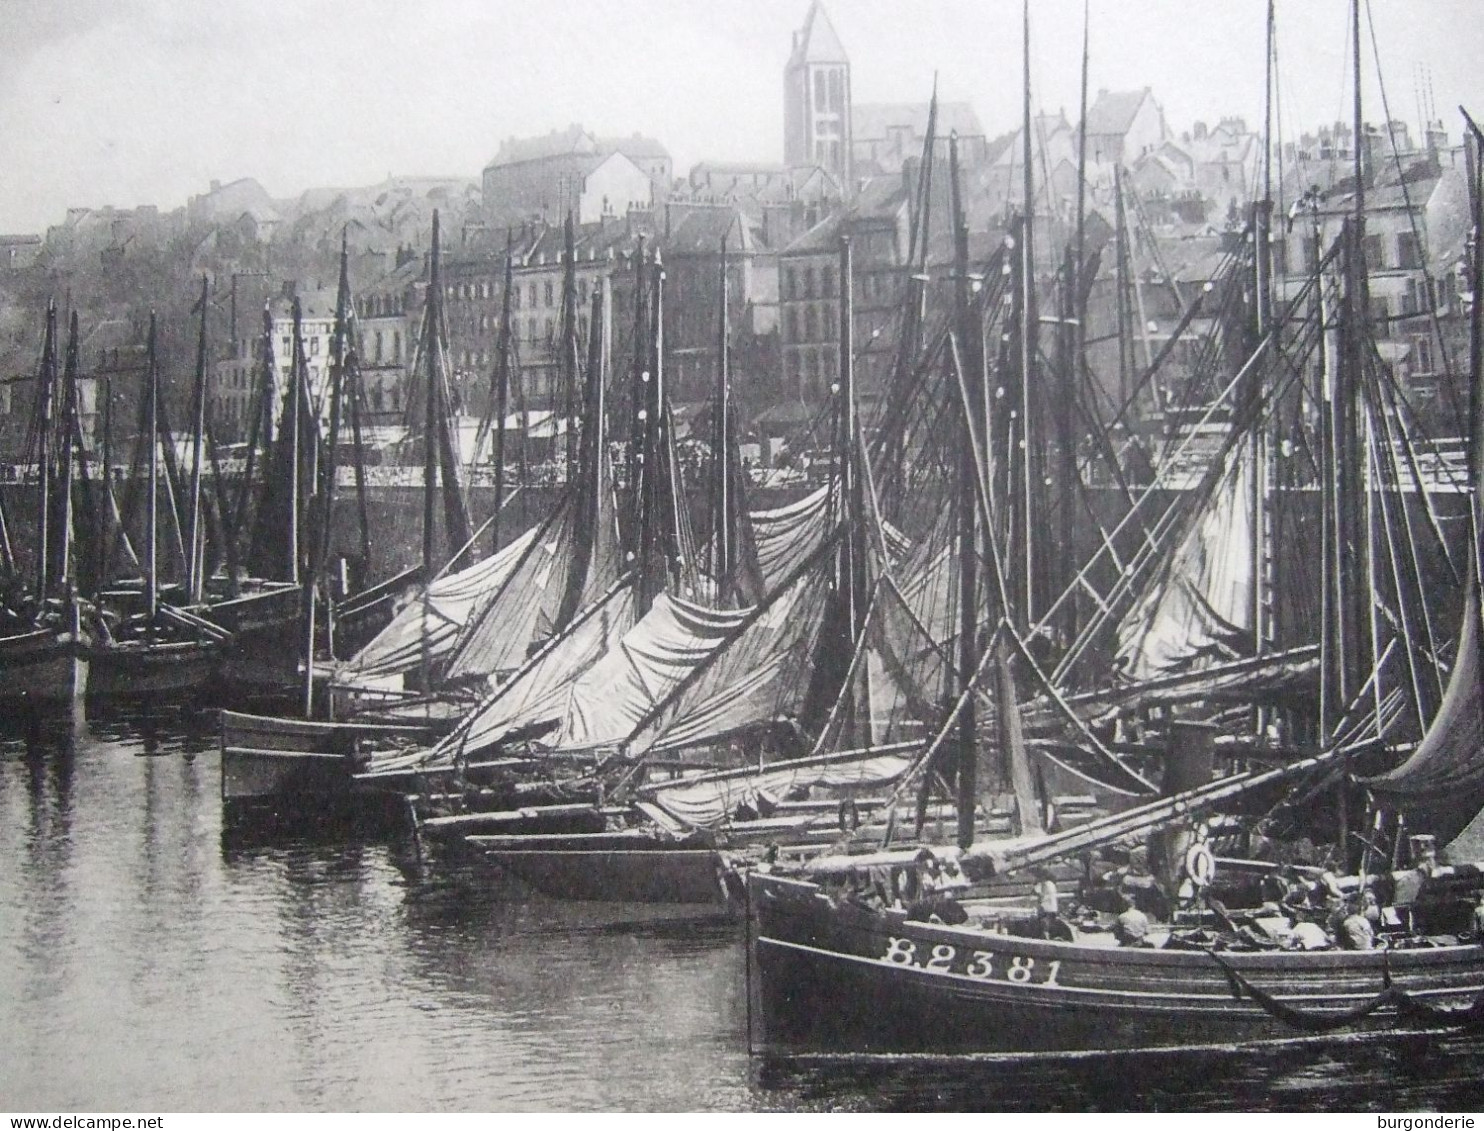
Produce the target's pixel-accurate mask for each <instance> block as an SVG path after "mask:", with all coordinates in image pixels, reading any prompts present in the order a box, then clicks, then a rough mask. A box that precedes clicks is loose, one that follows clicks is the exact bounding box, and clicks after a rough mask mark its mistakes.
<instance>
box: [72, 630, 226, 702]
mask: <svg viewBox="0 0 1484 1131" xmlns="http://www.w3.org/2000/svg"><path fill="white" fill-rule="evenodd" d="M221 654H222V646H221V644H219V643H218V642H216V641H200V640H185V641H169V642H164V643H153V644H147V643H144V642H143V641H123V642H119V643H114V644H105V645H98V646H96V647H94V648H93V649H92V651H91V653H90V658H91V661H92V668H91V671H90V673H89V676H88V694H89V695H92V696H100V697H102V696H120V697H122V696H136V695H163V694H172V693H182V692H187V691H194V690H196V689H198V688H200V687H203V686H205V685H206V684H207V683H209V682H211V681H212V680H213V679H215V678H216V677H217V676H218V674H219V673H220V670H221Z"/></svg>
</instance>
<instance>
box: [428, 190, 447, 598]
mask: <svg viewBox="0 0 1484 1131" xmlns="http://www.w3.org/2000/svg"><path fill="white" fill-rule="evenodd" d="M439 256H440V251H439V246H438V210H437V209H436V208H435V209H433V252H432V257H431V259H430V261H429V268H428V301H427V306H426V309H425V310H424V311H423V319H424V333H423V351H424V354H425V355H426V356H425V358H424V362H425V369H426V372H427V389H426V390H425V394H426V395H425V396H424V398H423V404H424V410H423V576H424V577H425V578H426V579H427V580H428V581H431V580H432V579H433V577H434V575H435V570H434V565H433V555H434V541H433V534H434V521H435V520H434V517H433V516H434V513H435V512H434V505H435V502H436V500H437V493H438V449H437V446H436V445H437V441H436V440H435V439H434V436H433V430H434V429H435V428H437V427H438V361H437V357H436V355H437V352H438V322H439V312H440V309H441V304H442V297H443V277H442V271H441V268H440V263H439Z"/></svg>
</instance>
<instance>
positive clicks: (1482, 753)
mask: <svg viewBox="0 0 1484 1131" xmlns="http://www.w3.org/2000/svg"><path fill="white" fill-rule="evenodd" d="M1479 645H1480V639H1479V598H1478V586H1476V585H1470V586H1469V590H1468V598H1467V600H1466V601H1465V604H1464V612H1463V629H1462V631H1461V632H1460V634H1459V641H1458V658H1457V659H1456V660H1455V661H1454V664H1453V671H1452V672H1451V673H1450V674H1449V676H1448V687H1447V689H1446V690H1445V691H1444V693H1443V702H1442V705H1441V706H1440V707H1439V708H1438V713H1437V715H1435V716H1434V718H1433V721H1432V724H1431V725H1430V726H1429V727H1428V728H1427V732H1426V733H1425V734H1424V735H1423V736H1422V741H1421V742H1419V743H1418V744H1417V749H1416V750H1414V751H1413V752H1412V756H1411V757H1410V758H1408V759H1407V760H1406V761H1405V762H1403V763H1402V764H1401V765H1400V766H1397V767H1396V768H1395V769H1393V770H1391V771H1389V772H1388V773H1384V774H1381V775H1379V776H1377V777H1373V778H1370V779H1368V780H1367V781H1366V782H1365V784H1366V786H1367V787H1368V788H1370V789H1371V790H1372V791H1373V792H1374V793H1375V794H1376V795H1377V797H1379V798H1383V799H1385V800H1387V801H1390V802H1391V803H1392V804H1394V805H1395V806H1397V807H1398V808H1399V809H1401V810H1402V811H1403V812H1404V813H1405V814H1406V815H1407V823H1408V825H1409V826H1410V827H1413V828H1417V829H1425V830H1427V831H1428V832H1430V833H1432V834H1433V835H1434V836H1436V837H1437V838H1438V841H1439V843H1441V844H1447V843H1449V842H1451V841H1453V840H1455V839H1457V838H1458V837H1459V836H1460V834H1462V833H1463V831H1464V829H1465V828H1467V827H1468V825H1469V823H1470V822H1471V821H1473V820H1474V818H1475V817H1476V816H1477V815H1478V814H1479V813H1480V811H1481V809H1484V694H1481V688H1480V685H1479V679H1480V674H1481V665H1480V660H1479Z"/></svg>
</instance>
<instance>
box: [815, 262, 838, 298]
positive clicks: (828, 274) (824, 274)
mask: <svg viewBox="0 0 1484 1131" xmlns="http://www.w3.org/2000/svg"><path fill="white" fill-rule="evenodd" d="M819 287H820V294H822V295H824V297H825V298H834V297H835V269H834V268H833V267H828V266H827V267H823V268H821V269H820V272H819Z"/></svg>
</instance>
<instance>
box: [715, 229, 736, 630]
mask: <svg viewBox="0 0 1484 1131" xmlns="http://www.w3.org/2000/svg"><path fill="white" fill-rule="evenodd" d="M720 282H721V287H720V291H721V300H720V307H719V310H718V312H717V324H716V421H715V431H714V439H713V440H712V451H711V466H712V468H713V471H712V474H713V476H714V486H713V488H712V496H711V506H712V509H713V513H712V529H711V576H712V578H713V579H715V582H716V587H717V594H716V595H717V601H718V603H721V599H722V587H723V586H724V585H730V584H731V581H732V553H733V546H732V520H731V507H732V500H731V499H730V498H728V493H729V489H730V487H731V485H732V484H731V455H732V417H731V414H732V378H731V353H730V343H729V341H728V336H727V305H728V299H729V298H730V285H729V283H728V280H727V237H726V235H725V234H723V235H722V237H721V280H720Z"/></svg>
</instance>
